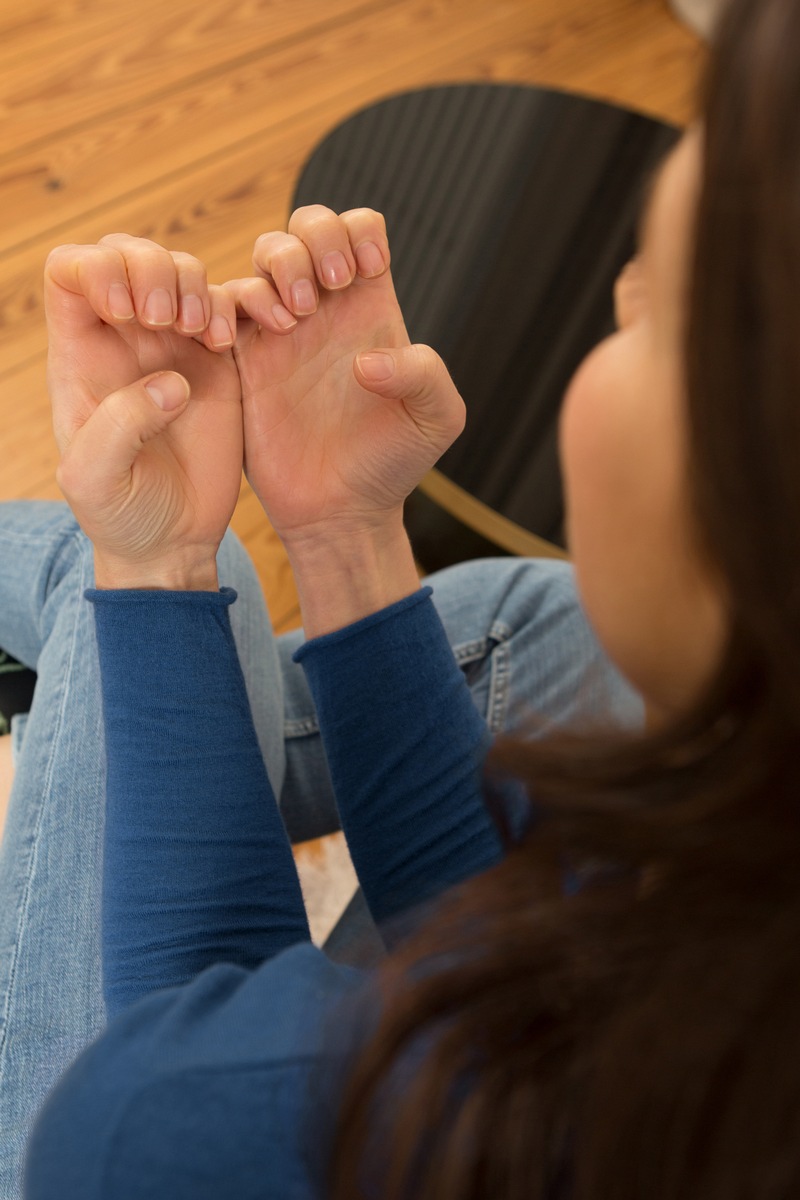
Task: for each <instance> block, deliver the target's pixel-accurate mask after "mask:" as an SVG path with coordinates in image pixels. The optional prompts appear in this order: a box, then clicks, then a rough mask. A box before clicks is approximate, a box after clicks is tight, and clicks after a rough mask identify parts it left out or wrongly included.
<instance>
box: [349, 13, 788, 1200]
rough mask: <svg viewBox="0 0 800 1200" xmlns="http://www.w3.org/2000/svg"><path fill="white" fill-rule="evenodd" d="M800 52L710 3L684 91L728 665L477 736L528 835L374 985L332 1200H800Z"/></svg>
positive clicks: (772, 26)
mask: <svg viewBox="0 0 800 1200" xmlns="http://www.w3.org/2000/svg"><path fill="white" fill-rule="evenodd" d="M798 55H800V0H731V3H730V5H729V7H728V10H727V12H726V14H725V17H724V20H723V22H722V25H721V27H720V29H719V31H718V37H717V45H716V48H715V52H714V54H713V56H712V59H711V64H710V69H709V72H708V75H707V79H706V86H705V95H704V101H703V112H702V115H703V119H704V138H703V151H702V154H703V165H702V183H701V193H700V200H699V208H698V212H697V220H696V227H695V245H694V251H693V261H692V266H691V278H690V304H689V321H688V325H687V333H686V383H687V393H688V423H689V428H690V446H691V449H690V453H691V465H690V477H689V481H688V486H689V499H690V502H691V506H692V511H693V515H694V520H695V524H696V527H697V530H698V535H699V537H700V539H701V541H702V544H703V547H704V550H705V553H706V554H707V556H708V558H709V560H710V561H711V562H712V563H713V565H714V567H715V569H716V570H717V571H718V573H719V575H720V577H721V578H722V579H723V580H724V581H725V585H726V590H727V591H728V593H729V595H730V598H731V602H730V607H731V634H730V641H729V645H728V647H727V650H726V653H725V655H724V659H723V661H722V662H721V664H720V667H719V670H718V672H717V674H716V677H715V678H714V679H713V680H712V681H711V682H710V683H709V685H708V687H707V690H706V691H705V694H704V695H703V696H701V697H700V698H699V699H698V701H697V703H696V704H695V705H694V707H693V708H692V710H691V711H690V712H687V713H685V714H684V715H683V716H681V718H680V719H677V720H675V721H674V722H673V723H672V724H671V725H670V726H669V728H664V729H661V730H660V731H658V732H655V733H648V734H645V735H640V736H637V737H635V738H633V737H628V738H620V737H615V738H614V737H611V736H609V737H604V738H598V737H589V736H581V735H580V734H575V735H571V736H570V735H566V734H561V735H558V736H557V737H550V738H548V739H547V740H546V741H542V742H532V741H521V740H506V741H503V742H500V743H499V744H498V745H497V746H496V747H495V749H494V752H493V754H492V758H491V770H492V771H494V772H495V773H499V774H502V775H508V776H513V777H514V778H517V779H520V780H522V781H524V782H525V784H526V785H527V786H528V788H529V790H530V792H531V794H533V795H535V797H536V802H537V805H538V807H539V808H540V810H541V811H542V813H543V818H542V820H541V821H540V822H539V823H538V824H537V825H536V826H535V828H534V829H533V830H532V831H531V832H530V833H529V834H528V835H526V836H525V837H524V838H523V839H522V841H521V842H520V843H519V844H517V845H515V846H514V847H512V848H511V849H510V851H509V853H508V855H507V856H506V857H505V859H504V860H503V862H502V863H501V864H500V865H499V866H497V867H496V868H494V869H493V870H491V871H489V872H487V873H485V874H484V875H482V876H480V877H478V878H476V879H474V880H472V881H470V882H469V883H468V884H465V885H464V886H462V887H461V888H460V889H458V890H457V891H456V892H455V893H453V894H451V895H450V896H449V897H448V898H447V899H446V901H445V902H444V903H443V904H442V906H441V908H440V910H439V911H438V913H437V919H436V920H435V921H432V922H429V923H427V924H426V925H425V928H424V929H423V930H422V931H421V932H420V933H419V934H417V935H415V936H414V937H413V938H412V939H410V940H409V942H408V943H407V944H405V945H404V946H403V947H402V948H401V950H400V952H399V953H397V954H395V955H394V956H392V958H391V959H390V960H389V962H388V963H387V965H386V966H385V968H384V969H383V971H382V974H381V985H380V986H381V992H380V995H381V1004H382V1010H381V1011H382V1015H381V1017H380V1020H379V1024H378V1027H377V1030H376V1032H375V1034H374V1036H373V1037H371V1038H370V1041H369V1043H368V1044H367V1045H366V1046H365V1047H364V1048H363V1049H362V1051H361V1052H360V1053H359V1055H358V1057H357V1060H356V1063H355V1066H354V1069H353V1071H352V1074H351V1077H350V1081H349V1085H348V1088H347V1091H346V1095H345V1100H344V1104H343V1107H342V1110H341V1116H340V1121H339V1128H338V1132H337V1137H336V1145H335V1152H334V1154H333V1156H332V1163H331V1184H330V1192H331V1194H332V1196H333V1197H334V1198H335V1200H345V1197H346V1198H347V1200H355V1198H356V1197H358V1196H360V1195H362V1194H365V1193H364V1188H365V1180H368V1181H369V1194H370V1195H379V1196H381V1197H382V1200H400V1197H402V1198H403V1200H409V1198H411V1197H413V1200H434V1198H435V1200H456V1198H458V1200H478V1198H479V1197H480V1198H482V1200H487V1198H489V1197H491V1198H492V1200H522V1198H523V1197H524V1198H525V1200H540V1198H541V1200H544V1198H545V1197H547V1200H556V1198H557V1197H561V1196H567V1195H569V1196H570V1197H571V1200H736V1198H738V1197H741V1198H742V1200H744V1198H745V1197H747V1198H749V1200H754V1198H757V1200H788V1198H789V1197H790V1196H791V1197H795V1196H799V1195H800V786H798V782H797V774H798V761H797V760H798V754H799V753H800V65H799V64H800V59H799V58H798ZM592 863H608V864H614V869H613V870H605V871H603V872H599V873H595V877H594V879H593V880H592V881H591V882H588V883H586V884H585V885H584V886H583V887H581V888H579V889H577V890H575V891H574V892H573V894H564V892H563V889H562V888H561V886H560V880H561V878H562V876H563V873H564V865H565V864H570V865H571V866H572V867H574V868H575V869H580V868H582V867H583V868H585V867H586V866H587V864H592ZM411 1063H413V1067H412V1066H411V1065H410V1064H411ZM377 1130H380V1134H378V1133H377Z"/></svg>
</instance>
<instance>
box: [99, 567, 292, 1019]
mask: <svg viewBox="0 0 800 1200" xmlns="http://www.w3.org/2000/svg"><path fill="white" fill-rule="evenodd" d="M87 598H88V599H89V600H90V601H91V602H92V604H93V605H94V613H95V624H96V629H97V640H98V650H99V656H100V669H101V679H102V697H103V716H104V725H105V740H106V760H107V785H106V826H105V846H104V862H103V975H104V991H105V997H106V1004H107V1007H108V1010H109V1015H110V1016H113V1015H114V1014H115V1013H116V1012H118V1011H120V1010H121V1009H122V1008H125V1007H127V1006H128V1005H130V1004H132V1003H133V1002H134V1001H135V1000H137V999H139V998H140V997H141V996H143V995H145V994H146V993H148V992H151V991H154V990H156V989H158V988H163V987H170V986H175V985H178V984H183V983H187V982H188V981H189V980H191V979H193V978H194V977H195V976H196V975H197V974H198V973H199V972H200V971H202V970H204V969H205V968H206V967H208V966H210V965H211V964H213V963H218V962H228V963H235V964H238V965H240V966H244V967H254V966H256V965H257V964H258V963H260V962H262V961H263V960H265V959H267V958H270V957H271V956H272V955H274V954H276V953H278V952H279V951H280V950H283V949H284V948H286V947H287V946H290V945H292V944H294V943H296V942H298V941H302V940H305V939H307V938H308V936H309V932H308V924H307V920H306V915H305V909H304V906H303V900H302V895H301V892H300V886H299V881H298V878H297V873H296V870H295V866H294V860H293V857H292V853H291V848H290V846H289V843H288V839H287V837H286V833H285V830H284V827H283V823H282V821H281V818H280V815H279V812H278V808H277V805H276V803H275V797H274V795H273V793H272V789H271V786H270V783H269V779H268V777H267V773H266V769H265V766H264V763H263V760H262V757H261V752H260V749H259V746H258V740H257V737H256V733H255V728H254V726H253V720H252V715H251V712H250V705H249V701H248V698H247V692H246V689H245V684H244V677H243V675H242V671H241V667H240V664H239V659H238V656H237V652H236V645H235V642H234V639H233V633H232V630H231V625H230V618H229V611H228V609H229V605H230V604H232V603H233V601H234V600H235V599H236V593H235V592H234V591H232V590H231V589H229V588H227V589H222V590H221V591H220V592H219V593H212V592H168V591H163V592H162V591H89V592H87Z"/></svg>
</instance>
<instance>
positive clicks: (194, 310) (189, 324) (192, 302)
mask: <svg viewBox="0 0 800 1200" xmlns="http://www.w3.org/2000/svg"><path fill="white" fill-rule="evenodd" d="M181 325H182V326H183V328H184V329H185V330H186V331H187V333H200V332H201V331H202V330H203V329H205V327H206V314H205V309H204V308H203V301H202V300H201V299H200V297H199V296H184V297H183V299H182V300H181Z"/></svg>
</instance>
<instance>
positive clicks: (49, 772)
mask: <svg viewBox="0 0 800 1200" xmlns="http://www.w3.org/2000/svg"><path fill="white" fill-rule="evenodd" d="M73 536H75V535H74V534H73ZM76 540H78V539H77V537H76ZM84 571H85V559H84V561H83V563H82V565H81V582H83V576H84ZM82 595H83V587H81V588H80V589H79V592H78V597H77V599H76V601H75V613H74V618H73V622H72V634H71V639H70V649H69V656H68V660H67V672H66V674H67V677H69V675H70V674H71V671H72V665H73V663H74V661H75V642H76V639H77V633H78V615H79V612H78V609H79V605H80V597H81V596H82ZM68 690H69V689H68V688H64V691H63V695H62V697H61V703H60V705H59V709H58V716H57V719H56V725H55V730H54V733H53V738H52V740H51V742H50V755H49V758H48V761H47V768H46V772H45V779H44V784H43V787H42V794H41V803H40V805H39V814H38V816H37V819H36V824H35V826H34V829H33V837H32V841H33V846H32V850H31V859H30V866H29V869H28V874H27V877H26V880H25V886H24V889H23V894H22V902H21V904H20V910H19V918H18V920H17V936H16V937H15V939H14V949H13V951H12V959H11V967H10V969H9V973H8V991H7V993H6V996H5V997H4V1003H3V1026H2V1031H0V1068H1V1067H2V1060H3V1059H4V1058H5V1052H6V1046H7V1045H8V1025H9V1013H10V1008H11V997H12V995H13V992H14V982H15V979H16V972H17V964H18V961H19V953H20V947H21V944H22V940H23V931H24V929H25V924H26V919H27V915H28V911H29V908H30V900H31V880H32V878H33V876H34V874H35V872H36V866H37V862H38V858H39V835H40V832H41V825H42V821H43V819H44V811H45V805H46V799H47V797H48V795H49V794H50V791H51V788H52V783H53V760H54V758H55V747H56V745H57V743H58V739H59V735H60V733H61V730H62V727H63V724H64V712H65V710H66V700H67V692H68Z"/></svg>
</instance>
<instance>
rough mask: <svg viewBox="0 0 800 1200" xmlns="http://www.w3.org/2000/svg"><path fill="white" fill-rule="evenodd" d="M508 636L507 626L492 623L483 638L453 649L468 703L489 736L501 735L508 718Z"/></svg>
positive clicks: (509, 665)
mask: <svg viewBox="0 0 800 1200" xmlns="http://www.w3.org/2000/svg"><path fill="white" fill-rule="evenodd" d="M511 635H512V630H511V628H510V626H508V625H506V624H505V623H504V622H502V621H495V622H494V623H493V624H492V626H491V628H490V629H489V632H488V634H486V636H485V637H482V638H476V639H475V640H473V641H471V642H462V643H461V644H459V645H456V646H454V647H453V654H454V655H455V658H456V662H457V663H458V665H459V667H460V668H461V671H462V672H463V675H464V678H465V679H466V682H467V686H468V687H469V690H470V692H471V693H472V699H473V701H474V702H475V705H476V707H477V709H478V711H479V712H480V714H481V716H482V717H483V718H484V719H485V721H486V724H487V725H488V727H489V732H490V733H493V734H498V733H501V732H502V731H503V729H504V728H505V725H506V719H507V715H508V699H509V687H510V681H511V644H510V642H511Z"/></svg>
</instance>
